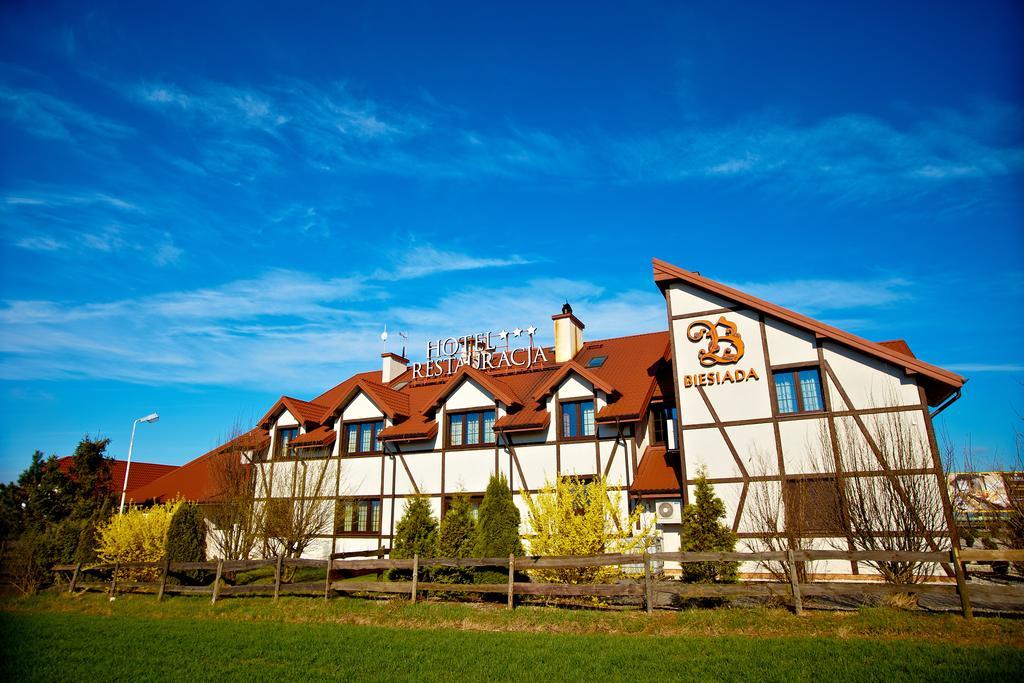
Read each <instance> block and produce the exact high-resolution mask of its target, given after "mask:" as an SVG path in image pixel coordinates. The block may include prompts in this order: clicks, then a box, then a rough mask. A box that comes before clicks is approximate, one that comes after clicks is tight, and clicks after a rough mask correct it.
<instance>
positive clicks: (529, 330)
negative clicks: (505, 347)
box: [526, 325, 537, 337]
mask: <svg viewBox="0 0 1024 683" xmlns="http://www.w3.org/2000/svg"><path fill="white" fill-rule="evenodd" d="M536 331H537V328H536V327H534V326H533V325H530V326H529V327H527V328H526V334H528V335H530V336H531V337H532V336H533V335H534V333H535V332H536Z"/></svg>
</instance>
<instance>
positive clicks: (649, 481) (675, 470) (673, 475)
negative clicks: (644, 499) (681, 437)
mask: <svg viewBox="0 0 1024 683" xmlns="http://www.w3.org/2000/svg"><path fill="white" fill-rule="evenodd" d="M682 486H683V477H682V468H681V467H680V463H679V452H678V451H666V450H665V447H664V446H650V447H648V448H647V450H645V451H644V455H643V458H641V459H640V466H639V467H638V468H637V473H636V479H634V480H633V483H632V484H631V485H630V487H629V492H630V493H637V494H653V493H681V491H682V490H683V489H682Z"/></svg>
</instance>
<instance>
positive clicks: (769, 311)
mask: <svg viewBox="0 0 1024 683" xmlns="http://www.w3.org/2000/svg"><path fill="white" fill-rule="evenodd" d="M653 263H654V281H655V282H656V283H657V284H658V286H659V287H661V288H662V289H664V288H665V287H667V286H668V285H670V284H671V283H673V282H683V283H686V284H688V285H691V286H693V287H696V288H697V289H700V290H703V291H706V292H710V293H711V294H714V295H716V296H718V297H721V298H723V299H728V300H730V301H735V302H737V303H740V304H743V305H744V306H747V307H748V308H750V309H751V310H754V311H758V312H760V313H764V314H765V315H768V316H770V317H773V318H776V319H778V320H781V321H783V322H785V323H788V324H790V325H792V326H793V327H796V328H799V329H802V330H806V331H808V332H813V333H814V334H815V336H816V337H820V338H824V339H830V340H832V341H834V342H837V343H839V344H842V345H843V346H846V347H848V348H851V349H854V350H856V351H860V352H861V353H864V354H866V355H868V356H873V357H875V358H879V359H881V360H883V361H886V362H888V363H891V364H893V365H895V366H897V367H902V368H903V369H904V370H905V371H906V372H907V374H917V375H919V376H920V380H921V386H922V387H923V388H924V390H925V394H926V395H927V397H928V402H929V404H930V405H938V404H939V403H942V401H944V400H946V399H947V398H949V397H950V396H951V395H952V394H953V393H954V392H955V391H957V390H958V389H960V388H961V387H962V386H963V385H964V383H965V382H966V381H967V380H966V379H964V378H963V377H961V376H960V375H958V374H956V373H955V372H950V371H949V370H943V369H942V368H940V367H937V366H935V365H931V364H929V363H925V362H924V361H921V360H918V359H917V358H915V357H914V356H913V355H907V354H906V353H904V352H903V351H900V350H894V349H893V348H891V347H890V346H887V345H885V344H878V343H875V342H872V341H868V340H867V339H863V338H861V337H858V336H857V335H855V334H850V333H849V332H845V331H843V330H840V329H839V328H836V327H832V326H831V325H826V324H825V323H823V322H820V321H818V320H814V319H813V318H808V317H807V316H805V315H801V314H800V313H796V312H794V311H791V310H789V309H787V308H783V307H782V306H777V305H775V304H772V303H769V302H767V301H764V300H763V299H758V298H757V297H755V296H752V295H750V294H747V293H746V292H741V291H739V290H738V289H733V288H732V287H729V286H728V285H723V284H722V283H720V282H715V281H714V280H710V279H708V278H706V277H703V276H701V275H700V274H698V273H693V272H690V271H688V270H683V269H682V268H679V267H677V266H673V265H672V264H671V263H666V262H665V261H661V260H659V259H653ZM908 350H909V349H908Z"/></svg>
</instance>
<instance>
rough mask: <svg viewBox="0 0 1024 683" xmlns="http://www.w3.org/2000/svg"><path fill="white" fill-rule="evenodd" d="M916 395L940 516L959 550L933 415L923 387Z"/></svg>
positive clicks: (958, 540)
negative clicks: (933, 472) (939, 500)
mask: <svg viewBox="0 0 1024 683" xmlns="http://www.w3.org/2000/svg"><path fill="white" fill-rule="evenodd" d="M917 395H918V397H919V398H920V399H921V413H922V415H923V418H924V425H925V431H926V432H927V434H928V447H929V450H931V452H932V465H933V466H934V467H935V476H936V479H937V481H936V483H937V484H938V486H939V494H940V496H941V498H942V516H943V518H944V519H945V520H946V527H947V529H948V531H949V537H950V539H951V540H952V543H953V548H954V549H955V550H960V530H959V529H957V526H956V521H955V518H954V517H953V504H952V502H951V501H950V499H949V485H948V484H947V482H946V473H945V469H944V468H943V467H942V456H941V455H940V453H939V442H938V440H937V439H936V438H935V425H934V424H933V423H932V418H933V415H932V413H931V411H930V410H929V409H928V397H927V395H926V394H925V391H924V387H922V386H921V385H920V384H918V385H917Z"/></svg>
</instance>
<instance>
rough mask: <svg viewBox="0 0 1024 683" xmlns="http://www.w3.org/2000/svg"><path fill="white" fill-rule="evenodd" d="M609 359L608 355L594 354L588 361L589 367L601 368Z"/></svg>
mask: <svg viewBox="0 0 1024 683" xmlns="http://www.w3.org/2000/svg"><path fill="white" fill-rule="evenodd" d="M607 359H608V356H594V357H593V358H591V359H590V360H588V361H587V367H588V368H599V367H601V366H602V365H604V362H605V361H606V360H607Z"/></svg>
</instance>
